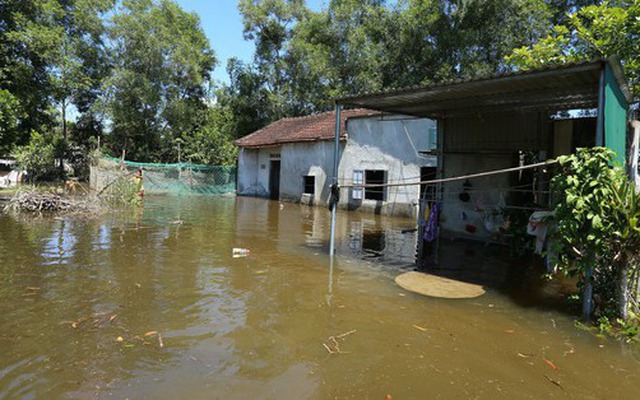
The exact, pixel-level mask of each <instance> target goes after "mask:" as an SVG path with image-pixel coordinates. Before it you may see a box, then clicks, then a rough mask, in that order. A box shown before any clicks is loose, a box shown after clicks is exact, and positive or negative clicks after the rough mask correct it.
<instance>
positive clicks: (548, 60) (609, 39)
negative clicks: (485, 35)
mask: <svg viewBox="0 0 640 400" xmlns="http://www.w3.org/2000/svg"><path fill="white" fill-rule="evenodd" d="M612 55H617V56H619V57H620V59H621V61H622V65H623V67H624V70H625V73H626V76H627V78H628V79H629V83H630V86H631V91H632V93H633V94H634V95H636V96H638V95H640V1H639V0H628V1H620V2H615V3H614V2H607V1H605V2H603V3H602V4H601V5H591V6H587V7H582V8H580V9H579V10H578V11H576V12H575V13H573V14H570V15H569V16H568V19H567V23H566V25H556V26H555V27H554V28H553V31H552V33H551V34H549V35H548V36H546V37H544V38H542V39H540V40H539V41H538V42H536V43H535V44H533V45H530V46H523V47H520V48H516V49H515V50H513V52H512V54H510V55H509V56H507V57H506V61H507V62H508V63H509V64H510V65H511V66H512V67H514V68H516V69H528V68H538V67H543V66H548V65H557V64H563V63H567V62H575V61H582V60H590V59H594V58H600V57H609V56H612Z"/></svg>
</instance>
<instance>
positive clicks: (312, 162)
mask: <svg viewBox="0 0 640 400" xmlns="http://www.w3.org/2000/svg"><path fill="white" fill-rule="evenodd" d="M281 162H282V164H281V172H280V198H281V199H282V200H287V201H293V202H298V201H301V200H302V198H303V196H302V193H303V191H304V177H305V176H306V175H313V176H315V184H316V187H315V195H314V196H313V197H311V196H305V197H308V198H305V200H304V201H305V202H308V203H311V204H326V203H327V200H328V198H329V186H330V184H331V177H332V175H333V142H329V141H321V142H312V143H290V144H284V145H282V161H281Z"/></svg>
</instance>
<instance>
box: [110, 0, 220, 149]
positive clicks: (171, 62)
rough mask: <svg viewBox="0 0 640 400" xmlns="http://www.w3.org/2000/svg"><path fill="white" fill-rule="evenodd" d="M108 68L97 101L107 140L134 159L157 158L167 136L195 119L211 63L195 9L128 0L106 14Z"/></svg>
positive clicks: (189, 127) (186, 130)
mask: <svg viewBox="0 0 640 400" xmlns="http://www.w3.org/2000/svg"><path fill="white" fill-rule="evenodd" d="M109 36H110V38H111V40H112V44H113V49H112V53H113V59H112V62H113V70H112V72H111V75H110V76H109V78H108V79H107V80H106V81H105V83H104V90H105V96H104V102H103V108H104V110H105V111H106V113H107V115H108V116H109V118H110V120H111V122H112V132H111V134H110V135H109V137H108V139H109V146H110V147H111V149H112V150H113V151H114V152H115V153H116V154H119V153H120V152H121V151H122V150H123V149H126V151H127V158H129V159H134V160H138V161H159V160H160V161H161V159H162V146H163V142H164V143H165V144H166V143H171V141H172V140H174V138H176V137H179V136H180V135H182V134H190V133H192V132H193V131H194V130H195V128H196V127H197V123H198V121H199V118H200V115H201V113H202V112H203V110H205V108H206V104H205V103H204V101H203V99H204V98H206V95H207V93H206V91H205V89H206V84H207V83H208V81H209V75H210V72H211V70H212V69H213V67H214V66H215V63H216V58H215V55H214V52H213V50H211V48H210V47H209V42H208V40H207V38H206V36H205V34H204V32H203V31H202V28H201V27H200V19H199V18H198V16H197V15H195V14H189V13H186V12H185V11H183V10H182V9H181V8H180V7H179V6H178V5H177V4H176V3H175V2H173V1H169V0H161V1H158V2H156V1H152V0H128V1H123V2H122V7H121V8H120V9H119V10H118V12H117V13H116V14H115V15H114V16H113V18H112V27H111V30H110V32H109Z"/></svg>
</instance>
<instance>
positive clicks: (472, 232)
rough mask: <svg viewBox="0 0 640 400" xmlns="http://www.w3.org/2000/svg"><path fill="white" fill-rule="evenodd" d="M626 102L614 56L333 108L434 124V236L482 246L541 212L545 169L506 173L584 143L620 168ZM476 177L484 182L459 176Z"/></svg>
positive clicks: (548, 170) (356, 99)
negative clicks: (517, 218)
mask: <svg viewBox="0 0 640 400" xmlns="http://www.w3.org/2000/svg"><path fill="white" fill-rule="evenodd" d="M632 100H633V99H632V96H631V93H630V91H629V88H628V84H627V81H626V79H625V77H624V73H623V70H622V67H621V65H620V62H619V60H618V59H617V58H608V59H598V60H593V61H589V62H581V63H573V64H567V65H563V66H556V67H548V68H542V69H537V70H531V71H524V72H512V73H507V74H502V75H496V76H488V77H483V78H477V79H472V80H464V81H462V80H461V81H455V82H449V83H445V84H439V85H432V86H426V87H415V88H410V89H405V90H393V91H387V92H381V93H371V94H364V95H355V96H349V97H345V98H342V99H338V100H337V101H336V104H337V106H336V107H337V109H338V110H339V109H340V108H341V107H366V108H367V109H374V110H378V111H380V112H389V113H391V112H392V113H402V114H403V115H413V116H414V117H417V118H431V119H435V120H437V124H438V134H437V140H438V144H437V150H436V151H434V152H433V154H434V155H436V156H437V157H438V162H437V166H438V171H437V176H438V178H442V179H444V182H441V183H439V184H437V187H436V188H435V190H434V191H433V196H432V197H431V198H430V199H429V201H428V202H427V204H425V208H430V209H431V210H433V206H434V205H435V206H437V210H438V211H439V212H438V213H437V218H438V221H437V226H439V227H440V228H441V230H440V229H438V232H440V231H442V233H445V232H446V233H449V234H452V235H453V236H456V237H466V238H477V239H480V240H483V241H486V240H491V239H494V238H495V237H496V235H497V234H499V233H500V228H501V227H507V226H508V225H509V223H512V225H513V222H514V221H513V219H511V220H509V215H510V214H513V213H515V212H516V211H522V212H525V213H526V212H528V213H531V212H533V211H535V210H541V209H545V208H548V206H549V196H548V188H549V180H550V179H551V178H552V176H553V173H554V169H553V167H545V168H543V167H540V168H536V169H528V170H517V171H509V169H511V168H519V167H522V166H526V165H529V164H535V163H537V162H545V161H547V160H550V159H553V158H555V157H557V156H559V155H562V154H568V153H571V152H573V151H575V149H576V148H578V147H591V146H606V147H608V148H610V149H612V150H614V151H615V152H616V153H617V157H618V158H617V161H616V162H618V163H620V164H624V163H625V162H626V158H627V147H626V144H627V132H628V121H627V112H628V105H629V104H630V103H631V102H632ZM390 133H391V132H390ZM382 136H384V135H382ZM380 143H383V142H382V140H381V141H380ZM499 171H503V172H500V173H496V172H499ZM478 173H485V176H482V177H475V178H473V179H464V176H466V175H470V174H471V175H473V174H478ZM461 177H462V179H460V178H461ZM421 216H422V215H421ZM525 218H527V217H525ZM525 221H526V219H525ZM525 223H526V222H525ZM427 225H428V224H427ZM436 236H437V235H436ZM428 239H429V241H431V240H432V237H429V238H428ZM425 240H427V239H425Z"/></svg>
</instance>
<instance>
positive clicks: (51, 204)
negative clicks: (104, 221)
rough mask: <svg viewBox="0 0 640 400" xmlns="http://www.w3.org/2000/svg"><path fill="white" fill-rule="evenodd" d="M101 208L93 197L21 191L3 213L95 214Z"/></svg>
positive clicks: (98, 200) (100, 204)
mask: <svg viewBox="0 0 640 400" xmlns="http://www.w3.org/2000/svg"><path fill="white" fill-rule="evenodd" d="M102 208H103V205H102V201H101V200H100V199H98V198H97V197H95V196H83V197H73V198H72V197H64V196H60V195H58V194H55V193H52V192H41V191H36V190H33V189H31V190H21V191H19V192H18V193H16V194H15V196H13V197H12V198H11V200H9V202H8V203H7V205H6V206H5V207H4V209H3V210H4V212H5V213H95V212H97V211H100V210H101V209H102Z"/></svg>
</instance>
